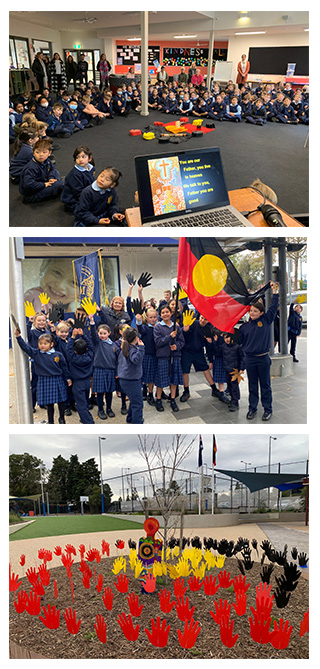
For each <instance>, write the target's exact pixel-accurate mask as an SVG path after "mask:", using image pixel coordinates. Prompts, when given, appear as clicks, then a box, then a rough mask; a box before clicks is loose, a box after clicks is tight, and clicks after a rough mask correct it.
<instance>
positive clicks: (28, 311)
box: [24, 300, 36, 318]
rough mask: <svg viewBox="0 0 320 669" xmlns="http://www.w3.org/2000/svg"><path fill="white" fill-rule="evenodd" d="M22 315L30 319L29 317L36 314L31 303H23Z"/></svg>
mask: <svg viewBox="0 0 320 669" xmlns="http://www.w3.org/2000/svg"><path fill="white" fill-rule="evenodd" d="M24 313H25V315H26V317H27V318H30V317H31V316H34V315H35V313H36V312H35V309H34V306H33V304H32V302H28V300H27V302H25V303H24Z"/></svg>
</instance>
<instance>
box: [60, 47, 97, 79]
mask: <svg viewBox="0 0 320 669" xmlns="http://www.w3.org/2000/svg"><path fill="white" fill-rule="evenodd" d="M81 54H84V59H85V60H86V61H87V63H88V81H93V83H94V84H99V83H100V74H99V72H97V64H98V62H99V58H100V51H99V50H98V49H95V50H94V51H93V50H92V51H83V50H81V51H80V50H79V51H78V50H76V51H75V50H72V49H70V50H68V49H64V60H65V61H66V60H67V58H68V56H72V57H73V60H74V61H75V62H76V63H77V62H78V61H79V60H80V55H81Z"/></svg>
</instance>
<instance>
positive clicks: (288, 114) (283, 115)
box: [276, 104, 297, 123]
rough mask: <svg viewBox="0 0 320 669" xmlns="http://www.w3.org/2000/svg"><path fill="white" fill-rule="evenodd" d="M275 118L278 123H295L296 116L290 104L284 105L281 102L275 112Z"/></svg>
mask: <svg viewBox="0 0 320 669" xmlns="http://www.w3.org/2000/svg"><path fill="white" fill-rule="evenodd" d="M276 120H277V121H279V122H280V123H289V122H290V123H297V118H296V115H295V113H294V109H293V107H291V105H289V106H288V107H287V106H286V105H284V104H282V105H281V107H280V109H279V111H278V113H277V114H276Z"/></svg>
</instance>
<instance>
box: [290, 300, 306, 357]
mask: <svg viewBox="0 0 320 669" xmlns="http://www.w3.org/2000/svg"><path fill="white" fill-rule="evenodd" d="M294 307H295V304H294V302H292V303H291V304H290V309H289V318H288V342H289V344H290V355H292V356H293V359H294V360H295V359H296V346H297V337H299V336H300V335H301V330H302V322H303V318H302V316H301V314H298V313H297V312H296V311H295V309H294Z"/></svg>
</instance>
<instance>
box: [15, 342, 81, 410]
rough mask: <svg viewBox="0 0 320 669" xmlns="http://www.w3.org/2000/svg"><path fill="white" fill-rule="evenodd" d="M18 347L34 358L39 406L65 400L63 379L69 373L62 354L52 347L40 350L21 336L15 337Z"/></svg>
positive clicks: (67, 376)
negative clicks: (47, 349)
mask: <svg viewBox="0 0 320 669" xmlns="http://www.w3.org/2000/svg"><path fill="white" fill-rule="evenodd" d="M17 342H18V344H19V346H20V348H21V349H22V350H23V351H24V352H25V353H26V354H27V355H28V356H29V357H30V358H32V359H33V360H34V367H35V372H36V374H37V377H38V382H37V402H38V404H39V406H44V405H46V404H55V403H59V402H65V401H66V399H67V393H66V388H65V384H64V381H63V379H65V381H68V379H70V373H69V369H68V365H67V363H66V360H65V358H64V356H63V355H62V354H61V353H58V352H57V351H56V350H55V349H54V348H51V349H50V351H48V352H44V351H40V350H39V349H38V348H33V347H32V346H30V344H27V342H25V341H24V340H23V339H22V337H17Z"/></svg>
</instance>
